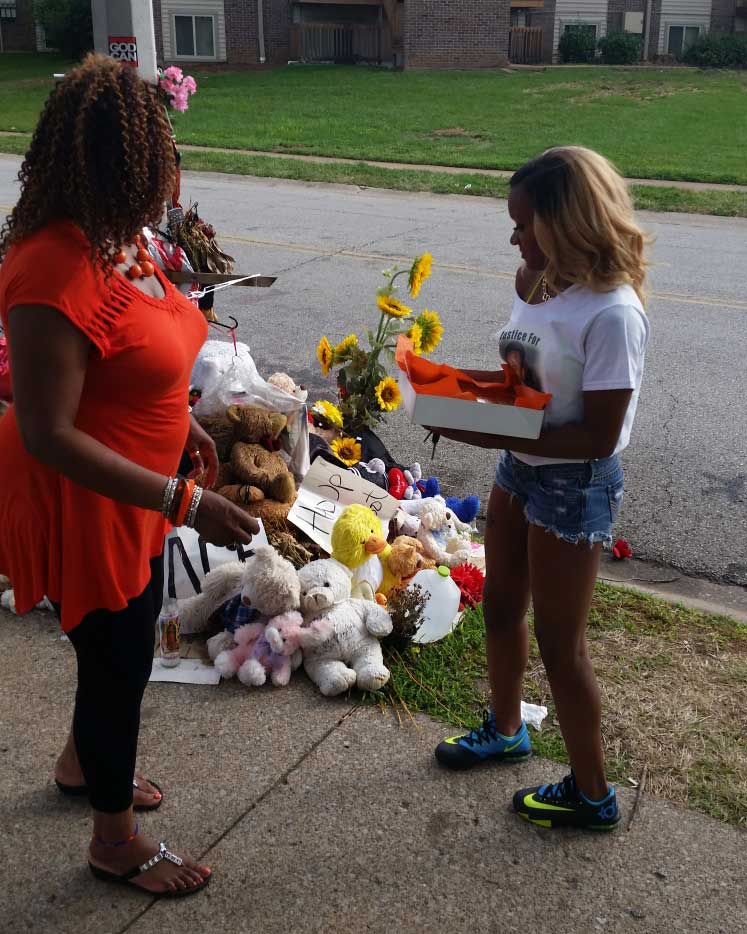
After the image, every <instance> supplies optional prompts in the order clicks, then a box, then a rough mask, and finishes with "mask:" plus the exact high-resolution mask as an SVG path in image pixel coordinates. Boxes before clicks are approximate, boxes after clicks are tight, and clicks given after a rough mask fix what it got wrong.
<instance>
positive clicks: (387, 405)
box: [374, 376, 402, 412]
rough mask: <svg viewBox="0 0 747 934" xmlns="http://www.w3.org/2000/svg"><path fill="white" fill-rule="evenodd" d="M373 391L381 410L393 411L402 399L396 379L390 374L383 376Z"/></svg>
mask: <svg viewBox="0 0 747 934" xmlns="http://www.w3.org/2000/svg"><path fill="white" fill-rule="evenodd" d="M374 392H375V393H376V398H377V399H378V400H379V408H380V409H381V410H382V412H393V411H394V410H395V409H396V408H397V407H398V406H399V404H400V402H401V401H402V396H401V395H400V391H399V386H398V385H397V381H396V380H395V379H393V378H392V377H391V376H385V377H384V379H382V381H381V382H380V383H379V385H378V386H377V387H376V389H375V390H374Z"/></svg>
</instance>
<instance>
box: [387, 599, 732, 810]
mask: <svg viewBox="0 0 747 934" xmlns="http://www.w3.org/2000/svg"><path fill="white" fill-rule="evenodd" d="M483 633H484V624H483V621H482V613H481V611H480V610H477V611H473V612H469V613H467V614H466V615H465V617H464V619H463V621H462V623H461V625H460V626H459V628H458V629H457V630H456V631H455V632H454V633H453V634H452V635H451V636H449V637H448V638H446V639H444V640H442V641H441V642H437V643H435V644H433V645H429V646H421V647H419V646H413V645H409V646H408V647H407V648H405V649H401V650H397V649H396V648H394V647H388V648H387V662H388V664H389V666H390V668H391V672H392V677H391V681H390V683H389V685H388V687H387V699H388V701H389V703H390V704H391V705H392V706H393V707H394V708H395V710H396V711H397V713H398V716H399V717H400V719H401V720H402V722H403V724H405V723H407V721H408V712H412V713H415V712H417V711H420V712H424V713H427V714H430V715H431V716H433V717H436V718H437V719H439V720H442V721H443V722H444V723H448V724H450V725H452V726H457V727H465V726H468V727H472V726H474V725H475V722H476V718H477V717H478V715H479V710H480V708H481V707H483V706H487V703H488V701H487V691H488V687H487V681H486V678H487V675H486V662H485V649H484V641H483V638H484V636H483ZM589 642H590V645H591V655H592V659H593V662H594V665H595V668H596V670H597V673H598V676H599V681H600V685H601V688H602V696H603V704H604V717H603V730H604V741H605V750H606V755H607V761H608V769H609V774H610V777H611V778H612V779H613V780H615V781H618V782H623V783H625V782H627V780H628V779H631V778H632V779H638V778H639V777H640V775H641V772H642V769H643V767H644V766H647V768H648V776H649V777H648V787H649V788H650V790H651V791H652V793H654V794H658V795H661V796H663V797H667V798H669V799H671V800H673V801H677V802H679V803H681V804H684V805H686V806H688V807H692V808H696V809H698V810H701V811H704V812H705V813H707V814H710V815H712V816H713V817H716V818H719V819H720V820H724V821H728V822H730V823H733V824H736V825H739V826H747V738H746V737H745V735H744V731H743V729H741V727H740V724H743V722H744V710H743V699H744V686H745V684H747V626H745V625H744V624H741V623H738V622H735V621H734V620H731V619H728V618H726V617H720V616H711V615H708V614H704V613H700V612H696V611H694V610H688V609H685V608H684V607H681V606H676V605H673V604H671V603H667V602H665V601H662V600H657V599H655V598H653V597H649V596H646V595H643V594H639V593H635V592H633V591H629V590H623V589H620V588H615V587H610V586H608V585H605V584H599V585H598V586H597V590H596V596H595V600H594V606H593V609H592V613H591V617H590V626H589ZM525 700H527V701H529V702H533V703H538V704H544V705H545V706H547V707H548V709H549V715H548V718H547V720H546V721H545V723H544V725H543V729H542V731H541V732H535V731H531V733H532V743H533V747H534V750H535V752H536V753H537V754H538V755H540V756H544V757H546V758H548V759H554V760H557V761H559V762H567V758H566V753H565V747H564V745H563V740H562V737H561V735H560V730H559V728H558V725H557V721H556V720H555V711H554V707H553V703H552V697H551V695H550V691H549V686H548V683H547V680H546V678H545V675H544V670H543V668H542V664H541V660H540V658H539V654H538V651H537V646H536V643H535V642H534V641H533V642H532V650H531V657H530V662H529V667H528V671H527V677H526V679H525Z"/></svg>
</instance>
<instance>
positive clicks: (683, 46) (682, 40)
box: [667, 26, 700, 58]
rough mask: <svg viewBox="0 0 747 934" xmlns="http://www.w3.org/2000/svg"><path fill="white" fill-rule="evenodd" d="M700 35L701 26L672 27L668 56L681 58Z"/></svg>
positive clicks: (668, 41) (670, 28)
mask: <svg viewBox="0 0 747 934" xmlns="http://www.w3.org/2000/svg"><path fill="white" fill-rule="evenodd" d="M699 35H700V26H670V27H669V37H668V40H667V54H668V55H673V56H674V57H675V58H680V57H681V56H682V54H683V52H686V51H687V50H688V49H689V48H690V46H691V45H692V44H693V42H695V40H696V39H697V38H698V36H699Z"/></svg>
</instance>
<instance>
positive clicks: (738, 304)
mask: <svg viewBox="0 0 747 934" xmlns="http://www.w3.org/2000/svg"><path fill="white" fill-rule="evenodd" d="M220 239H221V240H227V241H230V242H231V243H241V244H244V245H245V246H265V247H269V248H270V249H279V250H288V252H290V253H316V254H317V255H318V256H345V257H348V258H350V259H358V260H376V261H377V262H384V263H397V262H399V263H410V262H412V256H398V255H396V254H393V253H365V252H363V251H360V250H330V249H328V248H325V247H314V246H308V245H306V244H302V243H286V242H283V241H277V240H259V239H255V238H252V237H242V236H240V235H238V234H235V235H234V234H221V236H220ZM661 265H663V264H661ZM433 267H434V269H435V268H438V269H444V270H446V271H447V272H456V273H463V274H466V275H472V276H475V275H476V276H481V277H483V278H488V279H503V280H506V281H509V282H513V280H514V279H515V277H516V273H515V272H499V271H496V270H493V269H485V268H484V267H481V266H465V265H463V264H460V263H441V262H434V264H433ZM651 297H652V298H656V299H660V300H661V301H665V302H681V303H682V304H685V305H705V306H708V307H711V308H723V307H726V308H737V309H739V310H740V311H741V310H743V311H747V301H742V300H740V299H736V298H724V299H713V298H705V297H704V296H697V295H683V294H680V293H678V292H651Z"/></svg>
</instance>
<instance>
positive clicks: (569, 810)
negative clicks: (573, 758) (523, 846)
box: [513, 772, 620, 830]
mask: <svg viewBox="0 0 747 934" xmlns="http://www.w3.org/2000/svg"><path fill="white" fill-rule="evenodd" d="M513 804H514V811H516V813H517V814H518V815H519V816H520V817H523V818H524V820H527V821H529V822H530V823H532V824H537V825H538V826H539V827H582V828H584V829H585V830H614V829H615V827H617V825H618V824H619V823H620V809H619V808H618V806H617V796H616V795H615V789H614V788H613V787H612V786H611V785H610V786H609V790H608V792H607V794H606V795H605V796H604V798H602V799H601V801H592V800H591V799H590V798H587V797H586V795H585V794H584V793H583V792H582V791H581V790H580V789H579V787H578V786H577V785H576V777H575V776H574V774H573V772H571V774H570V775H566V777H565V778H564V779H563V781H562V782H555V784H553V785H538V786H537V787H535V788H522V789H521V791H517V792H516V794H515V795H514V801H513Z"/></svg>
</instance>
